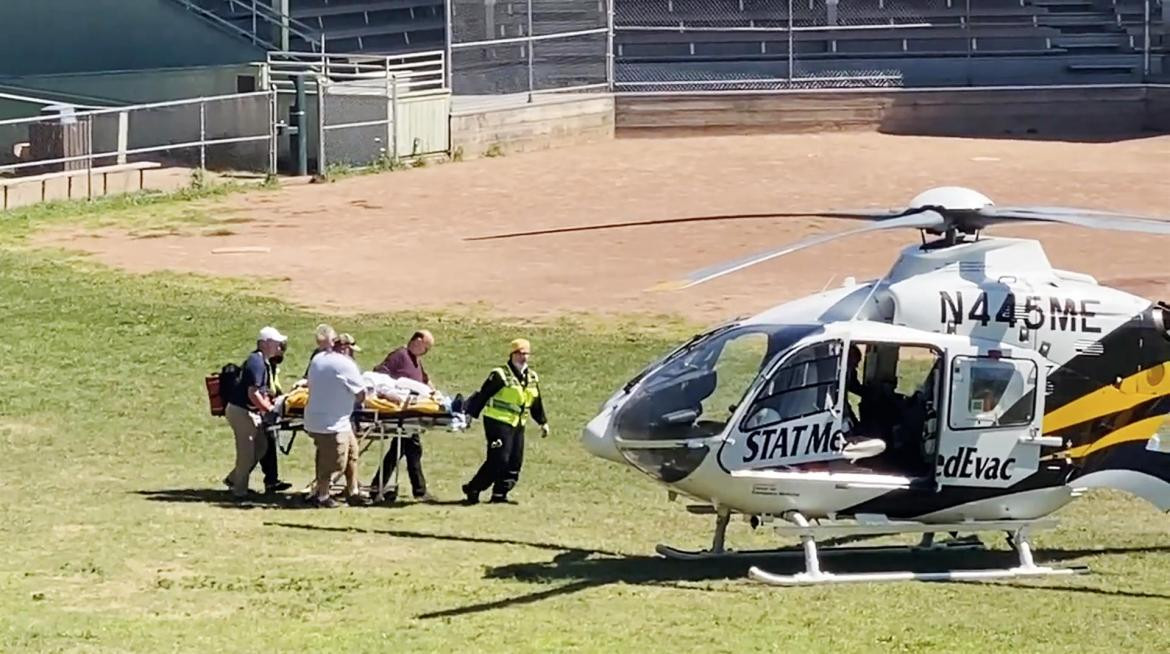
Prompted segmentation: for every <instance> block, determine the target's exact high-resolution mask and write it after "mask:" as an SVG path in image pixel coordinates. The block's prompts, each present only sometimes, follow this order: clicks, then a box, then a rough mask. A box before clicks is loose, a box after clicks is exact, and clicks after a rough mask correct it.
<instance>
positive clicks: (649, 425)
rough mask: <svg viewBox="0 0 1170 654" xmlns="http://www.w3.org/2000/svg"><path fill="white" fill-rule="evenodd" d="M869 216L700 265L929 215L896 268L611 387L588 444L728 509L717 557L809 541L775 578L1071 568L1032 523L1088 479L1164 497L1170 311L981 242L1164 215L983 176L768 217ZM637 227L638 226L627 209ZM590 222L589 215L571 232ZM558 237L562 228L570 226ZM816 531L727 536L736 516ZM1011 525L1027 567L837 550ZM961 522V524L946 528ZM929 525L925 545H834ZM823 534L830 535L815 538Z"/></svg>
mask: <svg viewBox="0 0 1170 654" xmlns="http://www.w3.org/2000/svg"><path fill="white" fill-rule="evenodd" d="M768 215H775V216H777V217H803V216H824V217H833V218H848V219H855V220H863V221H866V222H865V224H864V225H862V226H860V227H858V228H854V229H850V230H847V231H844V232H838V233H832V234H825V235H818V236H814V237H811V238H808V239H805V240H802V241H799V242H796V243H792V244H789V245H785V246H782V247H778V248H774V249H771V250H768V251H766V252H762V253H759V254H754V255H751V256H748V257H744V258H742V259H737V260H735V261H731V262H729V263H723V264H719V265H716V266H712V267H709V268H705V269H703V270H700V271H697V272H695V273H692V274H691V275H689V276H687V277H686V278H684V279H683V280H682V281H681V282H680V283H678V284H675V285H674V286H673V287H674V288H679V289H682V288H688V287H691V286H694V285H696V284H700V283H703V282H706V281H709V280H712V279H715V278H718V277H722V276H723V275H727V274H730V273H733V272H735V271H738V270H742V269H744V268H746V267H748V266H752V265H755V264H758V263H761V262H763V261H767V260H770V259H774V258H776V257H780V256H783V255H785V254H789V253H792V252H796V251H798V250H803V249H805V248H810V247H813V246H816V245H819V244H822V243H827V242H829V241H831V240H834V239H838V238H842V237H845V236H856V235H860V234H865V233H872V232H876V231H879V230H889V229H917V230H919V231H920V232H921V235H922V238H921V242H920V243H915V244H912V245H908V246H905V247H904V248H903V249H902V250H901V252H900V254H899V256H898V258H897V260H896V261H895V262H894V264H893V266H892V267H891V268H890V269H889V270H888V272H886V273H885V274H884V275H883V276H882V277H881V278H879V279H876V280H871V281H868V282H862V283H858V282H856V281H854V280H852V279H849V280H846V283H845V284H844V285H842V286H841V287H840V288H836V289H831V290H825V291H822V292H820V293H816V294H813V295H810V296H807V297H804V298H800V299H796V300H793V301H790V302H786V303H784V304H781V305H779V306H775V307H773V308H771V309H768V310H765V311H763V312H762V313H759V314H757V315H755V316H751V317H749V318H746V319H741V320H735V321H731V322H728V323H725V324H722V325H719V326H717V327H715V328H713V329H710V330H708V331H706V332H704V333H701V334H698V335H696V336H695V337H694V338H692V339H691V340H689V341H688V342H686V343H685V344H683V345H681V346H679V347H677V348H676V349H674V350H673V351H671V352H670V353H668V354H667V355H666V356H664V357H662V358H661V359H659V360H657V361H655V362H654V363H652V364H651V365H649V366H648V367H646V368H645V369H643V370H642V371H641V372H639V373H638V374H637V375H636V376H635V377H634V378H632V379H631V380H629V382H627V383H626V384H625V385H624V386H623V387H622V388H620V389H618V390H617V391H616V392H615V393H614V394H613V395H612V396H611V397H610V398H609V399H607V400H606V401H605V402H604V404H603V405H602V407H601V409H600V411H599V412H598V414H597V415H596V416H595V417H594V418H592V419H591V420H590V421H589V422H588V424H587V425H586V426H585V428H584V429H583V432H582V435H581V442H582V445H583V446H584V448H585V449H586V450H587V451H588V452H589V453H591V454H592V455H594V456H597V457H600V458H602V459H605V460H608V461H612V462H616V463H620V464H623V465H628V466H633V467H634V468H636V469H637V470H639V471H641V472H642V473H645V474H646V475H647V476H649V477H651V478H652V479H653V480H655V481H656V482H657V483H660V484H662V485H664V486H665V487H666V488H667V490H668V497H669V498H670V499H672V500H673V499H677V498H678V497H680V496H682V497H684V498H688V499H689V500H691V501H693V502H694V504H691V505H689V506H688V507H687V508H688V510H689V511H691V512H692V513H696V514H707V515H714V516H715V533H714V536H713V538H712V545H711V548H710V549H706V550H699V551H691V550H682V549H677V548H674V547H670V546H668V545H659V546H658V548H657V551H658V553H659V554H661V555H663V556H665V557H668V558H674V559H685V560H702V559H708V558H721V557H731V556H743V557H753V558H754V557H760V556H770V555H785V554H788V555H797V556H799V555H802V554H803V557H804V564H805V570H804V571H803V572H799V573H796V574H792V575H779V574H774V573H771V572H769V571H767V570H764V569H762V568H760V567H758V566H752V567H751V568H750V569H749V571H748V576H749V577H750V578H751V579H754V580H756V581H760V582H764V583H769V584H778V585H793V584H817V583H841V582H856V581H898V580H925V581H931V580H970V579H988V578H1000V577H1021V576H1039V575H1063V574H1078V573H1083V572H1086V571H1087V569H1086V568H1083V567H1051V566H1044V565H1038V564H1037V563H1036V562H1035V560H1034V558H1033V556H1032V550H1031V540H1030V539H1031V535H1032V533H1033V532H1035V531H1036V530H1039V529H1045V528H1050V527H1052V526H1054V525H1055V520H1054V519H1052V518H1051V517H1050V515H1051V514H1052V513H1053V512H1055V511H1056V510H1057V509H1060V508H1061V507H1063V506H1065V505H1067V504H1068V503H1070V502H1071V501H1073V500H1074V499H1075V498H1077V497H1079V496H1081V495H1083V494H1084V493H1085V492H1087V491H1088V490H1089V489H1094V488H1111V489H1119V490H1122V491H1127V492H1129V493H1132V494H1134V495H1136V496H1138V497H1140V498H1143V499H1145V500H1147V501H1149V502H1151V503H1152V504H1153V505H1154V506H1156V507H1157V508H1158V509H1159V510H1161V511H1168V510H1170V438H1167V437H1159V436H1158V434H1157V432H1158V429H1159V427H1160V426H1161V424H1162V422H1163V421H1164V419H1165V417H1166V414H1167V412H1170V305H1167V304H1165V303H1162V302H1152V301H1150V300H1147V299H1145V298H1141V297H1138V296H1136V295H1132V294H1130V293H1126V292H1124V291H1121V290H1117V289H1113V288H1109V287H1107V286H1102V285H1099V284H1098V283H1097V281H1096V280H1095V279H1094V278H1093V277H1091V276H1089V275H1086V274H1083V273H1078V272H1072V271H1066V270H1059V269H1056V268H1054V267H1053V266H1052V265H1051V263H1050V262H1049V259H1048V257H1047V255H1046V254H1045V252H1044V249H1043V247H1042V246H1041V244H1040V242H1038V241H1036V240H1031V239H1019V238H1003V237H987V236H984V235H983V234H982V232H983V230H984V229H985V228H988V227H993V226H996V225H1000V224H1005V223H1059V224H1065V225H1073V226H1079V227H1086V228H1093V229H1110V230H1122V231H1130V232H1139V233H1147V234H1170V222H1162V221H1158V220H1154V219H1149V218H1142V217H1137V216H1128V215H1121V214H1115V213H1108V212H1102V211H1095V210H1087V209H1072V208H1061V207H1003V206H996V205H995V204H994V203H993V202H992V201H991V199H989V198H988V197H987V196H985V195H983V194H982V193H979V192H977V191H975V190H972V189H968V188H962V187H953V186H952V187H939V188H933V189H929V190H927V191H925V192H923V193H921V194H919V195H918V196H917V197H915V198H913V200H911V202H910V203H909V205H908V206H906V207H904V208H901V209H894V210H861V211H827V212H809V213H782V214H768ZM627 224H628V223H627ZM571 229H587V228H571ZM555 231H563V230H555ZM735 514H738V515H741V516H743V517H744V518H745V519H746V520H747V521H748V522H750V524H751V526H752V527H753V528H755V527H758V526H760V525H762V524H773V525H774V528H775V530H776V531H777V533H778V534H780V535H783V536H789V537H791V536H796V537H798V538H799V540H800V543H801V547H799V548H795V549H793V548H788V549H783V548H782V549H777V550H754V551H736V550H733V549H731V548H728V547H726V543H725V539H726V529H727V526H728V523H729V520H730V518H731V516H732V515H735ZM987 531H1002V532H1004V533H1006V534H1007V540H1008V543H1009V545H1010V546H1011V547H1012V549H1014V550H1015V552H1016V554H1017V555H1018V558H1019V563H1018V565H1014V566H1011V567H1004V568H991V569H981V570H970V569H957V570H946V571H940V572H918V571H884V572H882V571H879V572H865V573H834V572H830V571H826V570H824V569H823V568H822V565H821V557H822V556H824V555H828V554H831V553H842V552H880V551H887V550H891V549H909V550H911V551H914V552H921V551H926V550H932V549H965V548H980V547H983V543H982V541H980V540H979V539H978V538H977V537H976V536H974V535H973V536H971V537H966V538H959V537H958V535H959V533H960V532H973V534H975V533H978V532H987ZM942 533H949V534H950V535H951V538H950V539H947V540H940V541H936V540H935V535H936V534H942ZM892 534H921V541H920V542H919V543H918V544H917V545H914V546H908V547H899V546H874V547H857V546H849V547H841V546H838V545H836V544H832V543H830V544H828V546H825V543H824V541H825V540H826V539H832V540H834V541H836V540H848V539H856V538H869V537H874V536H879V535H892ZM818 541H821V545H820V546H818Z"/></svg>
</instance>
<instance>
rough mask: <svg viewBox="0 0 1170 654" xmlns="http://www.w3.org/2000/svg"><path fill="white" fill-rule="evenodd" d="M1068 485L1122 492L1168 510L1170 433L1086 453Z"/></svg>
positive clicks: (1169, 503)
mask: <svg viewBox="0 0 1170 654" xmlns="http://www.w3.org/2000/svg"><path fill="white" fill-rule="evenodd" d="M1070 485H1072V486H1074V487H1076V488H1111V489H1114V490H1120V491H1125V492H1127V493H1131V494H1133V495H1136V496H1137V497H1140V498H1142V499H1144V500H1146V501H1147V502H1149V503H1151V504H1153V505H1154V506H1156V507H1158V510H1159V511H1170V434H1154V435H1153V436H1152V437H1151V438H1149V439H1148V440H1131V441H1127V442H1123V443H1118V444H1116V445H1114V446H1112V447H1109V448H1106V449H1103V450H1100V451H1097V452H1093V453H1091V454H1089V455H1088V457H1086V459H1085V464H1084V467H1083V468H1082V471H1081V473H1080V474H1079V475H1078V476H1077V477H1076V478H1075V479H1073V480H1072V481H1071V482H1070Z"/></svg>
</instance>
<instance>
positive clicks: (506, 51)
mask: <svg viewBox="0 0 1170 654" xmlns="http://www.w3.org/2000/svg"><path fill="white" fill-rule="evenodd" d="M610 2H611V0H500V1H498V2H497V1H496V0H448V6H447V12H448V29H449V32H450V45H449V51H450V57H451V86H452V90H453V92H454V93H456V94H458V95H508V94H515V93H527V94H529V95H531V94H534V93H542V92H552V91H570V90H577V91H584V90H591V89H606V88H608V87H609V81H610V77H611V74H610V65H611V61H612V56H611V51H610V48H611V46H612V40H611V39H610V28H609V22H610V20H609V19H610V13H609V8H610V4H609V3H610Z"/></svg>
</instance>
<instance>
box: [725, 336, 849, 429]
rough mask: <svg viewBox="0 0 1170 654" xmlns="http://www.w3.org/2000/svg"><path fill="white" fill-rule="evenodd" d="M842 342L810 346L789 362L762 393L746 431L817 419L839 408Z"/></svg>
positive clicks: (766, 385)
mask: <svg viewBox="0 0 1170 654" xmlns="http://www.w3.org/2000/svg"><path fill="white" fill-rule="evenodd" d="M841 348H842V344H841V341H827V342H824V343H816V344H814V345H810V346H808V347H806V348H804V349H802V350H800V351H799V352H797V353H796V354H794V355H793V356H792V357H791V358H789V359H788V360H787V361H786V362H785V363H784V365H783V366H781V367H780V368H778V369H777V370H776V371H775V372H774V373H773V374H772V377H771V379H769V380H768V382H767V383H766V384H765V385H764V388H762V389H761V390H760V393H759V395H758V396H757V398H756V400H755V403H753V404H752V407H751V410H750V411H749V412H748V415H747V418H746V419H745V420H744V423H743V427H744V429H745V430H751V429H759V428H761V427H766V426H768V425H772V424H776V423H778V422H783V421H785V420H795V419H797V418H801V417H804V416H808V415H814V414H817V413H821V412H824V411H828V410H829V409H830V408H832V407H834V406H836V404H837V398H838V396H839V395H840V387H841V380H840V373H841Z"/></svg>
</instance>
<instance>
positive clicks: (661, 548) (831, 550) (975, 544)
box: [654, 515, 985, 561]
mask: <svg viewBox="0 0 1170 654" xmlns="http://www.w3.org/2000/svg"><path fill="white" fill-rule="evenodd" d="M730 517H731V516H730V515H718V516H717V517H716V520H715V536H714V538H713V539H712V543H711V549H704V550H683V549H678V548H677V547H671V546H670V545H666V544H661V543H660V544H659V545H658V546H657V547H655V548H654V549H655V551H656V552H658V554H660V555H662V556H664V557H666V558H668V559H673V560H676V561H707V560H718V559H756V558H772V557H784V556H799V555H801V554H804V550H803V549H800V548H791V547H788V548H777V549H764V550H734V549H727V548H725V547H724V542H725V536H726V533H727V523H728V521H729V520H730ZM938 531H944V530H943V529H939V530H938ZM877 535H880V534H877ZM952 535H954V532H952ZM934 536H935V534H934V532H926V533H924V534H922V540H921V541H919V542H918V543H917V544H916V545H877V546H850V547H827V548H825V549H823V550H820V552H819V553H820V555H821V556H834V555H838V554H880V553H883V552H885V553H892V552H938V551H959V550H982V549H985V545H984V544H983V541H981V540H979V537H978V536H976V535H974V534H972V535H970V536H966V537H963V538H958V537H957V536H956V537H952V538H950V539H948V540H944V541H935V540H934Z"/></svg>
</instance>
